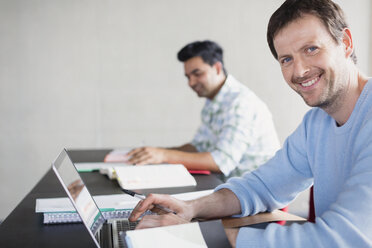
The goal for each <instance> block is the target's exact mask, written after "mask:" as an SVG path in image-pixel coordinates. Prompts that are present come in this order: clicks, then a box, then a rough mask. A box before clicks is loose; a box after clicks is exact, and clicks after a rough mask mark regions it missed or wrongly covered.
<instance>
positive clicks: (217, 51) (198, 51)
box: [177, 40, 227, 75]
mask: <svg viewBox="0 0 372 248" xmlns="http://www.w3.org/2000/svg"><path fill="white" fill-rule="evenodd" d="M198 56H200V57H201V58H202V60H203V61H204V63H207V64H209V65H210V66H213V65H214V64H215V63H216V62H218V61H219V62H221V64H222V69H223V72H224V73H225V75H227V73H226V69H225V66H224V64H223V50H222V48H221V47H220V45H218V44H217V43H216V42H213V41H210V40H205V41H194V42H192V43H189V44H187V45H186V46H184V47H183V48H182V49H181V50H180V51H179V52H178V54H177V58H178V60H179V61H181V62H185V61H186V60H189V59H191V58H193V57H198Z"/></svg>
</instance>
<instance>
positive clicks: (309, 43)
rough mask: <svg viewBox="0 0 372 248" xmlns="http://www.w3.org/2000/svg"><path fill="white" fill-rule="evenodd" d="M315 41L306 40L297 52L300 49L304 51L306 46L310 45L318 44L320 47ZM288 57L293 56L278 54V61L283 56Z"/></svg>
mask: <svg viewBox="0 0 372 248" xmlns="http://www.w3.org/2000/svg"><path fill="white" fill-rule="evenodd" d="M315 43H316V42H315V41H313V40H311V41H308V42H306V43H305V44H304V45H303V46H301V47H300V48H299V49H297V50H296V52H298V51H302V50H304V49H305V48H306V47H310V46H317V47H319V46H318V45H315ZM287 57H292V56H291V55H289V54H284V55H280V56H279V55H278V61H280V60H281V59H282V58H287Z"/></svg>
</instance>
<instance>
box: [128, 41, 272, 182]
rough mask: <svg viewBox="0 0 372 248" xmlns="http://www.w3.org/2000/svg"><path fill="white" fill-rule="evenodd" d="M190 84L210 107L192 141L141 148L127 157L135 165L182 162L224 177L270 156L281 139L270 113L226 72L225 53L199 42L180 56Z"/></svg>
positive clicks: (187, 48) (247, 169) (186, 48)
mask: <svg viewBox="0 0 372 248" xmlns="http://www.w3.org/2000/svg"><path fill="white" fill-rule="evenodd" d="M178 59H179V60H180V61H181V62H183V63H184V69H185V75H186V77H187V79H188V84H189V86H190V87H191V88H192V89H193V90H194V91H195V92H196V93H197V95H198V96H199V97H205V98H206V103H205V105H204V107H203V110H202V112H201V120H202V124H201V126H200V127H199V129H198V131H197V133H196V135H195V137H194V139H193V140H192V141H191V142H190V143H187V144H185V145H182V146H180V147H173V148H159V147H140V148H136V149H133V150H132V151H130V152H129V153H128V156H129V160H128V161H129V162H130V163H133V164H155V163H170V164H184V165H185V166H186V167H187V168H188V169H189V170H209V171H213V172H218V173H221V175H222V177H223V179H226V178H227V177H231V176H239V175H241V174H242V173H243V172H245V171H252V170H254V169H256V168H257V167H258V166H259V165H261V164H263V163H264V162H265V161H266V160H268V159H269V158H271V157H272V156H273V155H274V153H275V152H276V150H277V149H279V141H278V138H277V134H276V132H275V127H274V123H273V121H272V117H271V113H270V111H269V109H268V108H267V106H266V104H265V103H264V102H262V101H261V100H260V99H259V98H258V97H257V96H256V95H255V94H254V93H253V92H252V91H251V90H249V89H248V88H247V87H246V86H245V85H243V84H242V83H240V82H239V81H237V80H236V79H235V78H234V77H233V76H232V75H229V74H227V72H226V70H225V68H224V65H223V50H222V48H221V47H220V46H219V45H218V44H216V43H215V42H212V41H208V40H207V41H196V42H193V43H190V44H188V45H186V46H185V47H184V48H182V49H181V50H180V51H179V53H178Z"/></svg>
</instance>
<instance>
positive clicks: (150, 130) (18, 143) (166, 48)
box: [0, 0, 371, 218]
mask: <svg viewBox="0 0 372 248" xmlns="http://www.w3.org/2000/svg"><path fill="white" fill-rule="evenodd" d="M337 2H339V3H340V4H341V5H342V6H344V7H345V10H346V13H347V14H348V16H349V19H350V23H351V26H352V28H353V33H354V35H355V36H354V40H355V43H356V47H357V54H358V56H359V61H360V67H361V68H362V70H363V71H365V72H367V69H368V68H369V64H368V54H369V49H370V47H369V44H370V43H371V40H370V35H369V34H368V33H369V30H370V22H371V21H370V17H369V16H370V14H371V3H370V2H369V0H357V2H358V4H356V1H348V0H342V1H341V0H339V1H337ZM281 3H282V1H281V0H264V1H256V0H234V1H223V0H205V1H199V0H188V1H182V0H157V1H153V0H139V1H130V0H109V1H99V0H85V1H83V0H8V1H7V0H0V116H1V119H0V198H1V199H2V200H1V203H0V218H4V217H5V216H6V215H7V214H8V213H9V212H10V211H11V210H12V209H13V208H14V207H15V206H16V204H17V203H18V202H19V201H20V200H21V199H22V198H23V197H24V196H25V194H27V193H28V192H29V190H30V189H31V188H32V187H33V186H34V185H35V183H36V182H37V181H38V180H39V179H40V178H41V177H42V175H43V174H44V173H45V172H46V171H47V170H48V168H49V167H50V163H51V161H52V160H53V159H54V158H55V157H56V156H57V154H58V153H59V151H60V150H61V149H62V148H63V147H70V148H71V147H73V148H84V147H122V146H137V145H141V144H142V143H145V144H147V145H164V146H167V145H180V144H182V143H184V142H187V141H189V140H190V139H191V138H192V135H193V134H194V132H195V129H196V128H197V126H198V124H199V114H200V113H199V111H200V109H201V107H202V104H203V102H204V100H202V99H198V98H197V97H196V96H195V94H194V93H193V92H192V91H191V90H190V89H189V88H188V86H187V83H186V79H185V78H184V76H183V67H182V64H181V63H179V62H178V61H177V60H176V53H177V51H178V50H179V49H180V48H181V47H182V46H183V45H185V44H186V43H188V42H190V41H194V40H202V39H207V38H208V39H212V40H215V41H217V42H219V43H220V44H221V45H222V46H223V47H224V49H225V64H226V67H227V69H228V71H229V72H230V73H232V74H233V75H234V76H235V77H236V78H238V79H239V80H241V81H242V82H244V83H246V84H247V85H248V86H249V87H250V88H251V89H252V90H254V91H255V92H256V93H257V94H258V95H259V96H260V97H261V98H262V99H263V100H264V101H265V102H266V103H267V104H268V106H269V107H270V109H271V110H272V113H273V116H274V121H275V124H276V127H277V130H278V132H279V136H280V139H281V141H283V140H284V138H285V137H286V136H287V135H288V134H290V133H291V132H292V131H293V130H294V129H295V127H296V126H297V125H298V124H299V122H300V121H301V119H302V116H303V114H304V113H305V111H306V110H307V109H308V108H307V107H306V106H305V104H304V103H303V102H302V100H301V99H300V97H298V96H297V95H296V94H295V93H293V92H292V91H291V90H290V89H289V87H288V86H286V84H285V82H284V80H283V79H282V76H281V73H280V69H279V66H278V64H277V62H276V61H275V60H274V59H273V58H272V56H271V54H270V51H269V49H268V46H267V44H266V35H265V34H266V27H267V22H268V19H269V17H270V15H271V14H272V12H273V11H274V10H275V9H276V8H277V7H278V6H279V5H280V4H281ZM370 73H371V71H370Z"/></svg>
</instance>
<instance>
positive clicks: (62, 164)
mask: <svg viewBox="0 0 372 248" xmlns="http://www.w3.org/2000/svg"><path fill="white" fill-rule="evenodd" d="M52 167H53V170H54V172H55V173H56V175H57V177H58V179H59V180H60V182H61V183H62V186H63V188H64V189H65V191H66V193H67V194H68V196H69V198H70V200H71V202H72V204H73V205H74V206H75V208H76V210H77V212H78V213H79V215H80V218H81V219H82V221H83V223H84V224H85V226H86V227H87V228H89V229H90V231H91V232H92V233H91V234H93V236H95V234H96V233H97V231H98V230H99V228H100V227H101V226H102V224H103V223H104V222H105V219H104V217H103V215H102V213H101V212H100V211H99V208H98V207H97V205H96V203H95V201H94V200H93V197H92V195H91V194H90V193H89V191H88V189H87V187H86V186H85V184H84V182H83V180H82V179H81V177H80V175H79V173H78V172H77V170H76V168H75V166H74V164H73V163H72V161H71V159H70V157H69V156H68V154H67V152H66V150H65V149H63V151H62V152H61V153H60V154H59V156H58V157H57V159H56V160H55V161H54V163H53V165H52Z"/></svg>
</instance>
